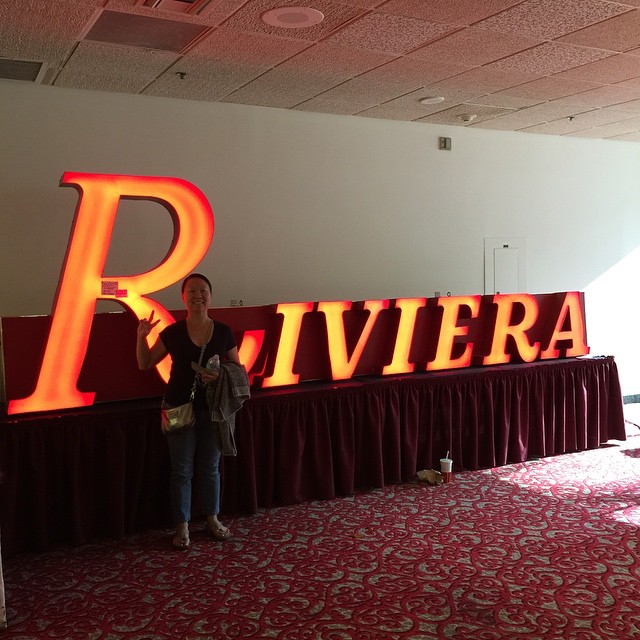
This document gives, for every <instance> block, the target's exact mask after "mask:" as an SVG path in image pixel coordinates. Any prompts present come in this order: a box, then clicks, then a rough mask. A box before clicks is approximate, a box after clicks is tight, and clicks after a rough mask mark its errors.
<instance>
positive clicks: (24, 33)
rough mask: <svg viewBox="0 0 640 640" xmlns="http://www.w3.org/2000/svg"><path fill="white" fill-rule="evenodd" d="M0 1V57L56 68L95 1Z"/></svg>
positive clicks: (79, 30) (89, 15)
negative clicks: (16, 7) (44, 64)
mask: <svg viewBox="0 0 640 640" xmlns="http://www.w3.org/2000/svg"><path fill="white" fill-rule="evenodd" d="M19 7H20V9H19V11H16V10H15V3H14V2H0V56H1V57H3V58H18V59H21V60H39V61H42V62H45V61H46V62H48V63H49V64H50V65H51V66H54V67H59V66H61V65H62V63H63V61H64V60H65V59H66V58H67V56H68V55H69V54H70V53H71V51H72V50H73V48H74V47H75V44H76V40H77V38H78V37H80V34H81V33H82V31H83V29H84V28H85V25H86V23H87V22H88V21H89V20H90V19H91V18H92V16H93V15H94V13H95V12H96V3H95V2H93V3H90V4H70V3H64V2H55V3H43V2H41V1H40V0H25V1H24V2H20V3H19Z"/></svg>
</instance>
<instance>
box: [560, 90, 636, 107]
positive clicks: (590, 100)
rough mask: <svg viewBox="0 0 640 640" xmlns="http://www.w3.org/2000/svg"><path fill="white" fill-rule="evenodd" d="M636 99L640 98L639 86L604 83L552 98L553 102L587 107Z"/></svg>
mask: <svg viewBox="0 0 640 640" xmlns="http://www.w3.org/2000/svg"><path fill="white" fill-rule="evenodd" d="M636 99H640V89H639V88H631V87H621V86H618V85H606V86H603V87H597V88H595V89H589V90H587V91H581V92H580V93H575V94H573V95H570V96H565V97H563V98H559V99H558V100H554V103H555V104H568V105H583V106H587V107H605V106H609V105H613V104H619V103H624V102H629V101H630V100H636Z"/></svg>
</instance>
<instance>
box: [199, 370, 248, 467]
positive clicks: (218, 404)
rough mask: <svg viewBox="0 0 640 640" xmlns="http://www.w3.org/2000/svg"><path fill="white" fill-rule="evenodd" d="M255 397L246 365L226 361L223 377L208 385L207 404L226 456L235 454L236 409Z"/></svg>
mask: <svg viewBox="0 0 640 640" xmlns="http://www.w3.org/2000/svg"><path fill="white" fill-rule="evenodd" d="M250 397H251V393H250V391H249V376H248V375H247V370H246V369H245V367H244V365H242V364H237V363H236V362H224V363H222V365H221V366H220V377H219V378H218V379H217V380H216V382H215V383H214V384H209V385H208V386H207V404H208V405H209V412H210V415H211V422H213V426H214V428H215V433H216V438H217V440H218V447H219V448H220V451H221V453H222V455H223V456H235V455H236V454H237V453H238V451H237V449H236V441H235V429H236V415H235V414H236V413H237V411H238V410H239V409H240V408H241V407H242V405H243V404H244V401H245V400H247V399H249V398H250Z"/></svg>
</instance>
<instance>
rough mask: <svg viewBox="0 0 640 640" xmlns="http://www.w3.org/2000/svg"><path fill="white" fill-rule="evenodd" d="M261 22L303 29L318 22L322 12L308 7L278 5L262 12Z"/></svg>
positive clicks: (284, 27)
mask: <svg viewBox="0 0 640 640" xmlns="http://www.w3.org/2000/svg"><path fill="white" fill-rule="evenodd" d="M261 17H262V22H264V23H265V24H268V25H270V26H272V27H280V28H281V29H304V28H305V27H313V26H314V25H316V24H320V23H321V22H322V21H323V20H324V13H322V12H320V11H318V10H317V9H311V8H309V7H278V8H277V9H270V10H269V11H265V12H264V13H263V14H262V16H261Z"/></svg>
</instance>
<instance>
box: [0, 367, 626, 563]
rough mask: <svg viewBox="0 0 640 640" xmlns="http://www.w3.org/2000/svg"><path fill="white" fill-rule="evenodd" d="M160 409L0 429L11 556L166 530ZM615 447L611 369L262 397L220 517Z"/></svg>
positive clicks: (23, 422) (307, 387)
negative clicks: (444, 472)
mask: <svg viewBox="0 0 640 640" xmlns="http://www.w3.org/2000/svg"><path fill="white" fill-rule="evenodd" d="M159 405H160V400H159V399H158V398H153V399H145V400H135V401H127V402H120V403H110V404H102V405H94V406H93V407H90V408H85V409H82V410H78V411H67V412H60V413H56V414H50V413H49V414H42V415H35V414H33V415H24V416H20V417H6V416H5V417H4V418H2V419H0V470H1V472H2V473H3V482H2V485H0V487H1V496H2V499H1V503H0V532H1V536H2V549H3V555H4V556H5V558H6V557H10V556H12V555H15V554H17V553H20V552H26V551H43V550H46V549H49V548H51V547H54V546H57V545H68V544H72V545H76V544H83V543H86V542H89V541H92V540H96V539H99V538H104V537H113V538H120V537H124V536H126V535H129V534H131V533H134V532H136V531H142V530H147V529H151V528H155V527H165V526H170V522H169V505H168V480H169V460H168V452H167V448H166V443H165V441H164V436H163V435H162V434H161V432H160V427H159V422H160V418H159ZM610 439H618V440H624V439H625V428H624V416H623V406H622V396H621V391H620V384H619V379H618V372H617V368H616V364H615V362H614V360H613V358H611V357H601V358H576V359H567V360H554V361H550V362H541V363H533V364H523V365H505V366H500V367H492V368H486V367H485V368H478V369H465V370H460V371H448V372H438V373H416V374H411V375H405V376H400V377H377V378H358V379H352V380H350V381H348V382H344V383H333V384H321V383H317V384H315V383H304V384H301V385H298V386H295V387H291V388H281V389H272V390H267V389H265V390H256V391H254V392H253V396H252V398H251V399H250V400H248V401H247V402H246V403H245V405H244V407H243V408H242V409H241V410H240V412H239V413H238V414H237V417H236V440H237V445H238V455H237V457H233V458H231V457H227V458H224V459H223V500H222V511H223V513H224V514H226V515H230V514H250V513H255V512H256V511H257V510H259V509H264V508H269V507H273V506H281V505H288V504H294V503H300V502H306V501H310V500H328V499H331V498H334V497H336V496H344V495H351V494H353V493H354V492H355V491H357V490H359V489H366V488H373V487H382V486H384V485H385V484H390V483H397V482H402V481H408V480H412V479H413V478H414V477H415V474H416V471H418V470H420V469H428V468H439V467H438V460H439V458H441V457H442V456H443V455H444V454H445V453H446V452H447V451H449V452H450V457H452V458H453V461H454V471H458V472H459V471H462V470H473V469H481V468H490V467H495V466H500V465H504V464H509V463H515V462H522V461H524V460H527V459H530V458H532V457H539V456H549V455H556V454H561V453H566V452H573V451H579V450H584V449H592V448H597V447H598V446H600V444H602V443H604V442H606V441H607V440H610ZM196 499H197V496H196ZM194 513H195V511H194Z"/></svg>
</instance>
